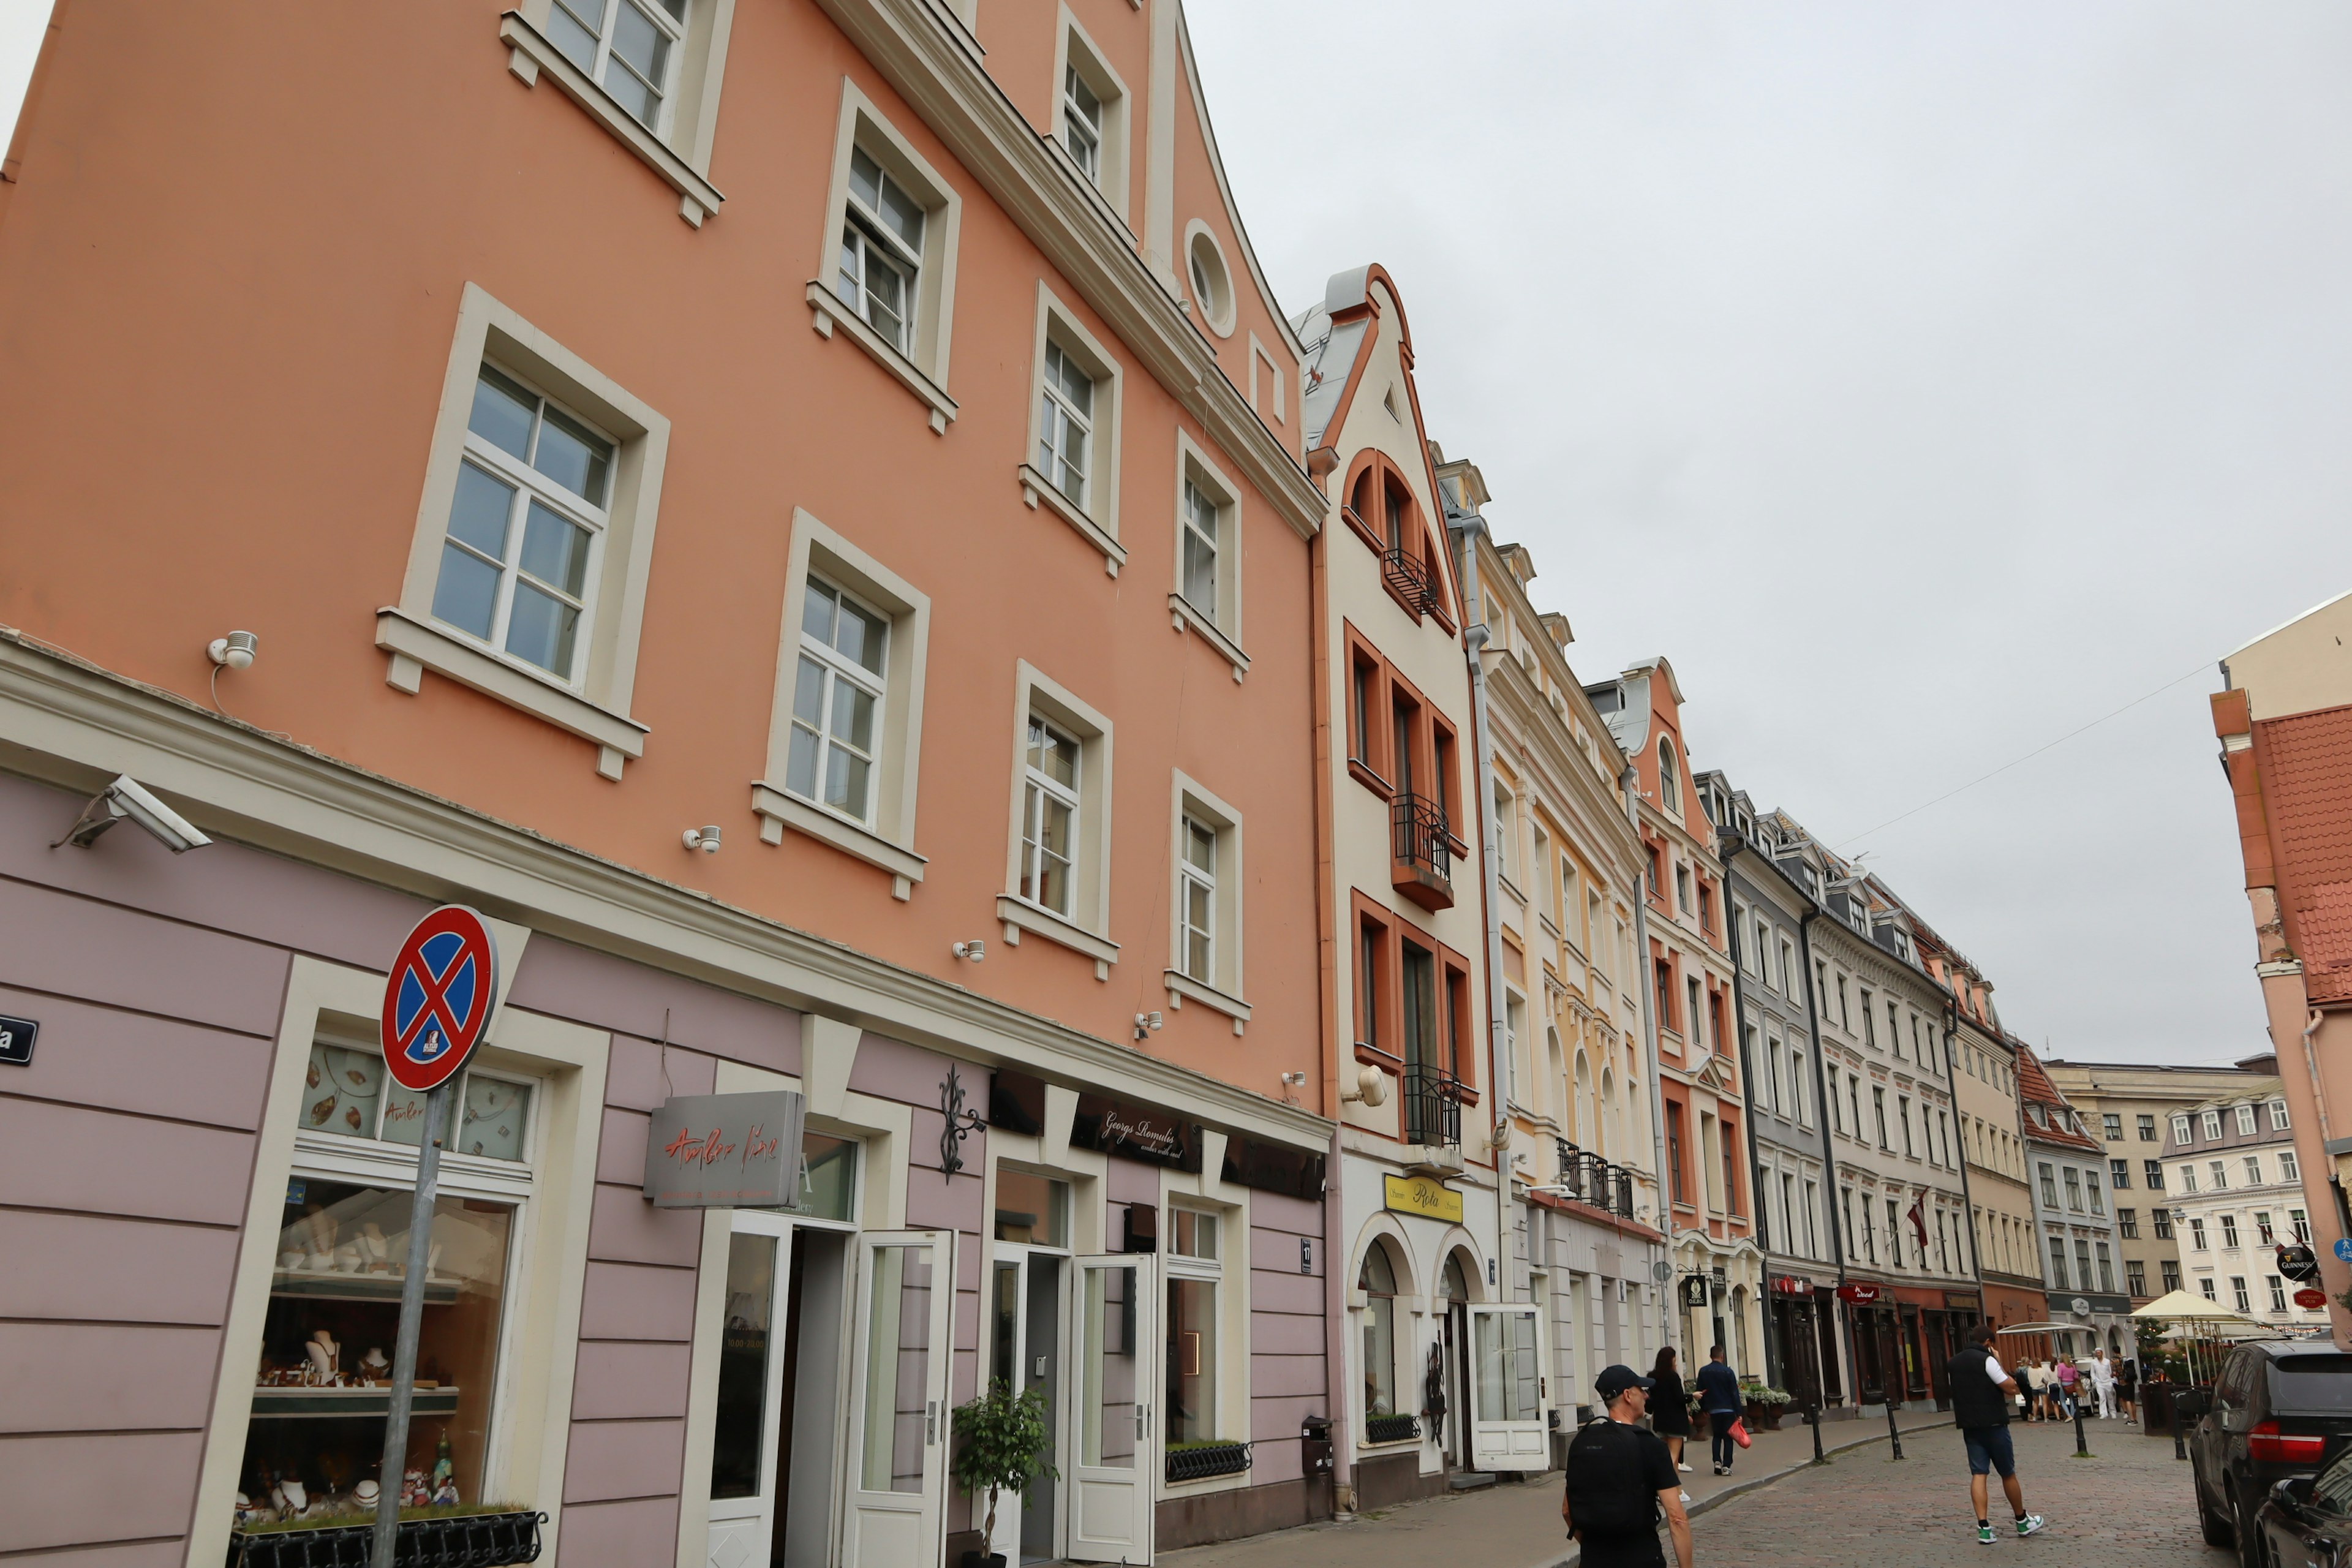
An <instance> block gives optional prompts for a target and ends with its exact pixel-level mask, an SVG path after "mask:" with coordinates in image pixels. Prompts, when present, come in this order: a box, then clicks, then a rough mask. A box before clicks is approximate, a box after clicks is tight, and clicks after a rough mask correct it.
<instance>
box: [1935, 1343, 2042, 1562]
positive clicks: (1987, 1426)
mask: <svg viewBox="0 0 2352 1568" xmlns="http://www.w3.org/2000/svg"><path fill="white" fill-rule="evenodd" d="M1992 1342H1993V1331H1992V1327H1991V1325H1990V1324H1988V1323H1979V1324H1978V1325H1977V1326H1976V1327H1975V1328H1973V1329H1970V1330H1969V1344H1968V1348H1967V1349H1965V1350H1963V1351H1961V1352H1959V1353H1958V1355H1956V1356H1954V1357H1953V1358H1952V1359H1951V1360H1950V1361H1949V1362H1948V1363H1946V1364H1945V1367H1944V1383H1945V1385H1946V1386H1947V1387H1948V1388H1949V1389H1950V1390H1951V1391H1952V1424H1953V1425H1954V1426H1958V1428H1959V1429H1960V1437H1961V1440H1962V1441H1963V1442H1965V1443H1966V1444H1967V1446H1968V1450H1969V1500H1970V1501H1972V1502H1974V1503H1975V1504H1976V1505H1977V1541H1978V1543H1979V1544H1980V1545H1984V1546H1990V1545H1991V1544H1992V1543H1993V1540H1994V1536H1993V1532H1992V1515H1991V1513H1990V1510H1989V1508H1988V1506H1987V1505H1988V1504H1989V1503H1990V1489H1991V1483H1990V1481H1989V1480H1988V1479H1986V1478H1987V1477H1988V1476H1990V1474H1991V1473H1992V1472H1993V1471H1995V1470H1999V1471H2000V1489H2001V1490H2002V1491H2003V1492H2005V1493H2006V1494H2008V1497H2009V1506H2010V1510H2011V1512H2012V1513H2014V1514H2015V1515H2016V1521H2017V1533H2018V1534H2019V1535H2020V1536H2021V1537H2022V1536H2028V1535H2032V1533H2033V1532H2034V1531H2038V1530H2040V1529H2041V1528H2042V1516H2041V1515H2040V1514H2038V1513H2028V1512H2026V1511H2025V1488H2024V1487H2023V1486H2022V1485H2021V1484H2020V1483H2019V1481H2018V1479H2017V1453H2016V1449H2015V1447H2014V1446H2013V1445H2012V1444H2011V1441H2010V1436H2009V1402H2010V1400H2011V1399H2012V1398H2014V1397H2015V1396H2016V1394H2017V1380H2016V1379H2015V1378H2013V1377H2011V1376H2010V1375H2009V1373H2006V1372H2004V1371H2002V1370H2001V1364H2000V1357H1999V1356H1996V1355H1995V1354H1993V1352H1992Z"/></svg>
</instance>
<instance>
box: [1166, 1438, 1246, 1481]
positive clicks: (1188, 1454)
mask: <svg viewBox="0 0 2352 1568" xmlns="http://www.w3.org/2000/svg"><path fill="white" fill-rule="evenodd" d="M1248 1468H1250V1446H1249V1445H1248V1444H1247V1443H1171V1445H1169V1447H1168V1479H1170V1480H1171V1481H1202V1480H1206V1479H1209V1478H1210V1477H1211V1476H1234V1475H1239V1474H1240V1473H1241V1472H1242V1471H1244V1470H1246V1469H1248Z"/></svg>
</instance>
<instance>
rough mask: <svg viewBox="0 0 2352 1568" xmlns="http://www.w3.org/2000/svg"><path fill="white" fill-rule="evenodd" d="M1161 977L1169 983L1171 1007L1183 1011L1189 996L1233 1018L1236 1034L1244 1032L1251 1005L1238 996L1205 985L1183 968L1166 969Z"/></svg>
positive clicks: (1212, 1009) (1169, 1003)
mask: <svg viewBox="0 0 2352 1568" xmlns="http://www.w3.org/2000/svg"><path fill="white" fill-rule="evenodd" d="M1160 979H1161V980H1163V981H1165V982H1166V983H1167V985H1168V1005H1169V1006H1171V1008H1175V1009H1178V1010H1180V1011H1181V1009H1182V1007H1183V1005H1184V999H1185V998H1186V997H1188V996H1189V997H1191V998H1192V1000H1193V1001H1195V1002H1198V1003H1199V1004H1200V1005H1202V1006H1203V1007H1206V1008H1208V1009H1210V1010H1211V1011H1212V1012H1217V1013H1223V1015H1224V1016H1226V1017H1228V1018H1231V1019H1232V1020H1233V1021H1234V1034H1236V1035H1238V1034H1240V1033H1241V1032H1242V1026H1243V1025H1244V1024H1246V1023H1248V1022H1249V1018H1250V1005H1249V1004H1248V1003H1246V1002H1244V1001H1243V1000H1242V999H1241V998H1240V997H1238V996H1229V995H1227V994H1225V993H1223V991H1220V990H1218V989H1217V988H1216V987H1215V986H1213V985H1203V984H1201V982H1199V981H1197V980H1195V979H1193V978H1192V976H1191V975H1189V974H1186V973H1183V972H1182V971H1181V970H1175V969H1171V970H1168V971H1165V972H1164V973H1162V974H1161V975H1160Z"/></svg>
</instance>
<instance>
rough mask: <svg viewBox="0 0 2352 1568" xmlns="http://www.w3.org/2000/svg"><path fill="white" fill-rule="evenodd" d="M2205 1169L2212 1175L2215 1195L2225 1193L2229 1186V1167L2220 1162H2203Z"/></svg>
mask: <svg viewBox="0 0 2352 1568" xmlns="http://www.w3.org/2000/svg"><path fill="white" fill-rule="evenodd" d="M2205 1168H2206V1169H2207V1170H2208V1171H2210V1172H2211V1173H2213V1190H2214V1191H2215V1192H2217V1193H2219V1192H2224V1191H2227V1190H2228V1188H2229V1185H2230V1167H2229V1166H2228V1165H2227V1164H2226V1163H2223V1162H2221V1161H2220V1160H2208V1161H2206V1162H2205Z"/></svg>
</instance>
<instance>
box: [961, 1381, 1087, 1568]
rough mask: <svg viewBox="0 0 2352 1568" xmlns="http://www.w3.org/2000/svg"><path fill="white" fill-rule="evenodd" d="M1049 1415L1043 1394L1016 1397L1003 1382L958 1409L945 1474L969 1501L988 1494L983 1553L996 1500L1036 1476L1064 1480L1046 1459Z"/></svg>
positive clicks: (1050, 1445) (992, 1527) (1019, 1489)
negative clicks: (951, 1451)
mask: <svg viewBox="0 0 2352 1568" xmlns="http://www.w3.org/2000/svg"><path fill="white" fill-rule="evenodd" d="M1049 1414H1050V1413H1049V1412H1048V1410H1047V1408H1046V1405H1045V1390H1044V1389H1042V1388H1032V1389H1030V1390H1028V1391H1027V1392H1025V1393H1022V1394H1015V1393H1013V1385H1012V1384H1009V1383H1007V1382H1005V1381H1004V1379H1003V1378H1001V1377H1000V1378H998V1379H997V1380H996V1381H995V1382H994V1383H992V1384H989V1385H988V1392H987V1393H985V1394H982V1395H981V1396H980V1397H979V1398H977V1399H975V1400H973V1401H972V1402H971V1404H969V1405H959V1406H957V1407H956V1413H955V1417H954V1422H953V1430H954V1433H955V1439H956V1449H955V1457H954V1458H952V1459H950V1461H949V1463H948V1473H949V1474H950V1475H951V1476H953V1477H954V1478H955V1483H956V1485H957V1486H958V1487H960V1488H961V1489H963V1492H964V1495H966V1496H967V1497H978V1496H979V1495H980V1494H982V1492H985V1493H987V1494H988V1521H987V1522H986V1523H985V1524H983V1525H982V1526H981V1541H982V1543H983V1550H984V1548H985V1543H986V1542H992V1541H994V1540H995V1539H996V1500H997V1496H998V1494H1000V1493H1002V1492H1026V1491H1027V1490H1028V1489H1029V1483H1030V1482H1032V1481H1034V1480H1035V1479H1037V1478H1038V1477H1040V1476H1049V1477H1051V1478H1053V1479H1055V1480H1059V1479H1062V1473H1061V1472H1060V1471H1059V1470H1057V1469H1055V1468H1054V1465H1053V1461H1051V1460H1050V1459H1048V1458H1045V1456H1046V1454H1047V1453H1048V1452H1050V1451H1051V1450H1052V1448H1053V1447H1054V1433H1053V1428H1052V1426H1050V1424H1049V1421H1048V1416H1049Z"/></svg>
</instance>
